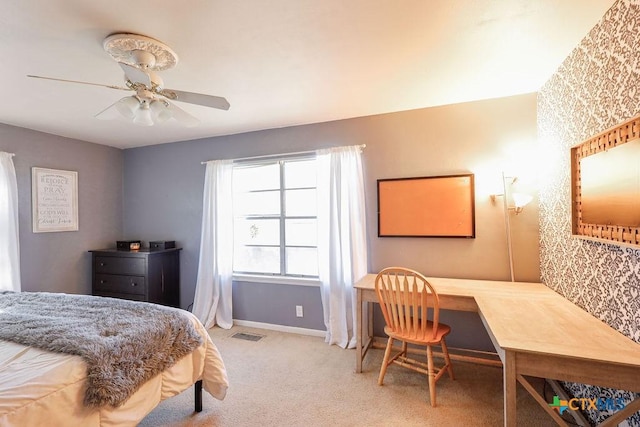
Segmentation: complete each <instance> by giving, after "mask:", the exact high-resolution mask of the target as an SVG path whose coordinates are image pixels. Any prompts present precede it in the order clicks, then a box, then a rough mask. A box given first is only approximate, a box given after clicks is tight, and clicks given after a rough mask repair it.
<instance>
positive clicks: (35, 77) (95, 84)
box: [27, 74, 131, 90]
mask: <svg viewBox="0 0 640 427" xmlns="http://www.w3.org/2000/svg"><path fill="white" fill-rule="evenodd" d="M27 77H32V78H34V79H44V80H54V81H56V82H65V83H80V84H83V85H91V86H101V87H108V88H109V89H118V90H131V89H129V88H128V87H122V86H114V85H103V84H100V83H90V82H80V81H77V80H65V79H56V78H54V77H43V76H32V75H30V74H27Z"/></svg>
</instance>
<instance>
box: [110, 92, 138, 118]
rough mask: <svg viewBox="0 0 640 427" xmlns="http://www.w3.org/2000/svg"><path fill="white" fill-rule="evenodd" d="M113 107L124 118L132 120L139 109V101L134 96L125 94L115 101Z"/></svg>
mask: <svg viewBox="0 0 640 427" xmlns="http://www.w3.org/2000/svg"><path fill="white" fill-rule="evenodd" d="M115 107H116V110H118V112H119V113H120V114H121V115H122V116H123V117H124V118H126V119H129V120H133V119H135V117H136V113H137V112H138V110H139V109H140V101H139V100H138V98H136V97H135V96H127V97H126V98H122V99H121V100H120V101H118V102H116V104H115Z"/></svg>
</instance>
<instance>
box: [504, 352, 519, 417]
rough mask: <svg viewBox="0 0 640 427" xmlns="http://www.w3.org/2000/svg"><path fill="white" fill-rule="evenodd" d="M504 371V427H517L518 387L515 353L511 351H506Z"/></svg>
mask: <svg viewBox="0 0 640 427" xmlns="http://www.w3.org/2000/svg"><path fill="white" fill-rule="evenodd" d="M502 369H503V373H502V378H503V387H504V425H505V427H515V425H516V387H517V385H518V380H517V375H516V374H517V370H516V355H515V353H513V352H512V351H509V350H506V351H505V357H504V366H503V368H502Z"/></svg>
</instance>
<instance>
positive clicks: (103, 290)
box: [89, 248, 181, 307]
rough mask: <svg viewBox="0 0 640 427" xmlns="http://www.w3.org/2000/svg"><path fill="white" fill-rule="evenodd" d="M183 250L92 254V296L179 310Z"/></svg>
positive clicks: (94, 251) (108, 250)
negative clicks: (181, 254) (181, 251)
mask: <svg viewBox="0 0 640 427" xmlns="http://www.w3.org/2000/svg"><path fill="white" fill-rule="evenodd" d="M180 250H181V249H180V248H173V249H160V250H153V251H150V250H148V249H146V250H145V249H141V250H139V251H123V250H116V249H101V250H92V251H89V252H91V254H92V258H93V260H92V266H93V284H92V293H93V295H99V296H104V297H114V298H124V299H129V300H135V301H147V302H153V303H156V304H163V305H169V306H172V307H180Z"/></svg>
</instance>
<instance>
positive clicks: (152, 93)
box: [27, 33, 229, 127]
mask: <svg viewBox="0 0 640 427" xmlns="http://www.w3.org/2000/svg"><path fill="white" fill-rule="evenodd" d="M103 47H104V49H105V50H106V51H107V53H109V55H111V57H112V58H113V59H114V60H115V61H117V62H118V64H119V65H120V67H121V68H122V70H123V71H124V75H125V76H124V78H125V86H124V87H123V86H112V85H105V84H100V83H89V82H81V81H76V80H65V79H57V78H53V77H43V76H34V75H28V76H27V77H33V78H38V79H47V80H56V81H61V82H67V83H80V84H86V85H93V86H102V87H107V88H110V89H118V90H127V91H134V92H135V94H134V95H131V96H126V97H124V98H122V99H120V100H119V101H116V102H115V103H114V104H112V105H110V106H109V107H107V108H106V109H104V110H102V111H101V112H99V113H98V114H96V117H97V118H99V119H110V118H114V114H119V115H120V116H122V117H124V118H125V119H127V120H129V121H131V122H133V123H135V124H138V125H143V126H152V125H154V124H156V123H162V122H165V121H167V120H169V119H171V118H173V119H174V120H176V121H178V122H179V123H182V124H183V125H185V126H189V127H190V126H195V125H197V124H198V123H199V122H200V120H198V119H197V118H196V117H194V116H192V115H191V114H189V113H188V112H186V111H185V110H183V109H182V108H180V107H178V106H177V105H175V104H174V103H173V102H171V101H180V102H186V103H189V104H196V105H202V106H205V107H211V108H217V109H220V110H228V109H229V102H228V101H227V100H226V99H225V98H223V97H220V96H212V95H204V94H201V93H194V92H185V91H181V90H175V89H166V88H165V87H164V83H163V81H162V79H161V78H160V76H159V75H158V74H157V73H156V71H162V70H168V69H170V68H173V67H174V66H175V65H176V64H177V62H178V56H177V55H176V53H175V52H174V51H173V50H171V48H170V47H168V46H167V45H165V44H164V43H162V42H160V41H158V40H155V39H152V38H150V37H146V36H141V35H138V34H130V33H116V34H112V35H110V36H108V37H107V38H105V40H104V42H103Z"/></svg>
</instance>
